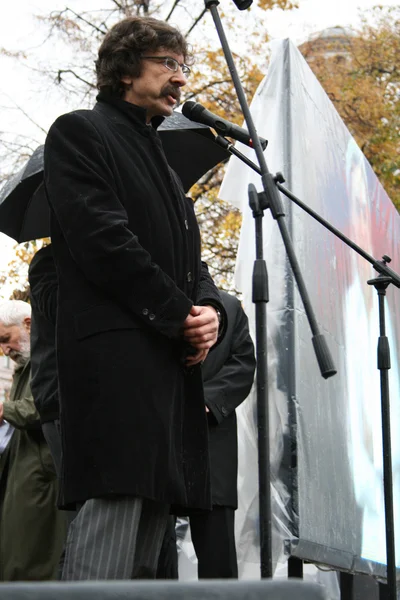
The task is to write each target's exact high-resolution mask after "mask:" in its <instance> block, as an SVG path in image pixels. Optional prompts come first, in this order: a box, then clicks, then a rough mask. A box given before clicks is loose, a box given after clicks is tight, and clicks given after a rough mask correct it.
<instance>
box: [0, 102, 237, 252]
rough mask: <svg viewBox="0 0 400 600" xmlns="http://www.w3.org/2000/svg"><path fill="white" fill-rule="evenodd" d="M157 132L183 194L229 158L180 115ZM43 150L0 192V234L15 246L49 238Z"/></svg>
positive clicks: (208, 132)
mask: <svg viewBox="0 0 400 600" xmlns="http://www.w3.org/2000/svg"><path fill="white" fill-rule="evenodd" d="M158 131H159V133H160V136H161V140H162V143H163V146H164V150H165V154H166V156H167V159H168V162H169V164H170V165H171V167H172V168H173V169H174V170H175V171H176V172H177V173H178V175H179V176H180V178H181V180H182V183H183V187H184V189H185V192H187V191H188V190H189V189H190V188H191V187H192V185H193V184H194V183H196V181H198V180H199V179H200V177H201V176H202V175H204V174H205V173H206V172H207V171H208V170H209V169H211V168H212V167H214V166H215V165H217V164H218V163H219V162H222V161H223V160H226V159H227V158H228V157H229V154H228V152H227V151H226V150H224V149H223V148H221V147H220V146H219V145H218V144H216V143H215V142H214V137H215V136H214V135H213V133H212V132H211V130H210V128H209V127H207V126H206V125H200V124H199V123H193V122H192V121H189V119H186V117H184V116H183V115H182V114H181V113H178V112H176V113H174V114H173V115H172V116H171V117H168V118H167V119H165V120H164V121H163V123H162V125H161V126H160V127H159V129H158ZM43 149H44V146H39V148H37V149H36V150H35V152H34V153H33V154H32V156H31V158H30V159H29V160H28V162H27V163H26V165H25V166H24V167H23V168H22V169H21V170H20V171H19V172H18V173H17V174H16V175H14V176H13V177H11V178H10V179H9V180H8V181H7V183H6V184H5V185H4V187H3V188H2V189H1V191H0V231H1V232H3V233H5V234H7V235H8V236H10V237H11V238H13V239H15V240H16V241H17V242H26V241H28V240H34V239H38V238H43V237H48V236H49V235H50V218H49V217H50V213H49V207H48V203H47V200H46V197H45V193H44V188H43Z"/></svg>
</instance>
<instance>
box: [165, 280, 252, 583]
mask: <svg viewBox="0 0 400 600" xmlns="http://www.w3.org/2000/svg"><path fill="white" fill-rule="evenodd" d="M220 293H221V299H222V301H223V304H224V307H225V310H226V313H227V317H228V328H227V331H226V334H225V337H224V339H223V341H222V342H221V343H220V344H219V345H218V346H217V348H215V350H214V351H213V352H211V354H209V355H208V356H207V358H206V360H205V362H204V364H203V367H202V371H203V380H204V396H205V405H206V412H207V417H208V432H209V451H210V467H211V469H210V470H211V495H212V511H210V512H206V513H200V514H193V515H191V517H190V531H191V535H192V541H193V545H194V549H195V551H196V555H197V560H198V569H197V572H198V577H199V579H214V578H216V579H223V578H236V577H237V576H238V565H237V559H236V546H235V523H234V520H235V510H236V508H237V505H238V497H237V469H238V444H237V421H236V412H235V410H236V408H237V407H238V406H239V405H240V404H241V403H242V402H243V401H244V400H245V399H246V398H247V396H248V395H249V393H250V390H251V386H252V384H253V380H254V371H255V368H256V360H255V356H254V345H253V342H252V339H251V337H250V332H249V324H248V320H247V316H246V314H245V312H244V310H243V308H242V306H241V304H240V302H239V300H238V299H237V298H235V296H232V295H230V294H227V293H226V292H220ZM186 530H187V526H185V523H184V522H183V523H181V524H180V525H179V527H178V529H177V535H178V537H179V538H183V537H184V536H185V533H186ZM158 576H159V577H160V578H165V579H177V578H178V560H177V552H176V536H175V531H174V526H173V525H171V524H169V526H168V531H167V534H166V536H165V538H164V541H163V546H162V551H161V556H160V563H159V570H158Z"/></svg>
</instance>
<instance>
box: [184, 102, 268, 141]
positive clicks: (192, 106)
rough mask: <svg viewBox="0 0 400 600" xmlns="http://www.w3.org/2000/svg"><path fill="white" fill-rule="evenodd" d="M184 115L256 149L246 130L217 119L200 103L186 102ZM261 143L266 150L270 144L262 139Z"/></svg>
mask: <svg viewBox="0 0 400 600" xmlns="http://www.w3.org/2000/svg"><path fill="white" fill-rule="evenodd" d="M182 114H183V115H184V116H185V117H186V118H187V119H189V120H190V121H195V122H196V123H202V124H203V125H208V126H209V127H212V128H213V129H215V131H217V132H218V133H219V134H220V135H223V136H225V135H227V136H228V137H231V138H233V139H234V140H237V141H238V142H242V144H245V145H246V146H250V148H254V146H253V141H252V139H251V137H250V134H249V132H248V131H246V129H243V128H242V127H239V125H234V124H233V123H230V122H229V121H226V120H225V119H222V118H221V117H217V115H214V114H213V113H212V112H210V111H209V110H207V109H206V108H205V107H204V106H202V105H201V104H199V103H198V102H192V101H191V100H189V101H188V102H185V104H184V105H183V106H182ZM260 143H261V147H262V149H263V150H265V148H266V147H267V144H268V142H267V140H265V139H264V138H260Z"/></svg>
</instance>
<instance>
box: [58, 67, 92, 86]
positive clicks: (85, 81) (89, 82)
mask: <svg viewBox="0 0 400 600" xmlns="http://www.w3.org/2000/svg"><path fill="white" fill-rule="evenodd" d="M63 73H71V75H73V76H74V77H75V78H76V79H78V81H81V82H82V83H84V84H85V85H87V86H88V87H90V88H92V90H95V89H96V86H95V85H94V83H92V82H91V81H87V80H86V79H84V78H83V77H81V76H80V75H78V73H75V71H74V70H73V69H59V70H58V72H57V83H61V81H62V77H61V75H62V74H63Z"/></svg>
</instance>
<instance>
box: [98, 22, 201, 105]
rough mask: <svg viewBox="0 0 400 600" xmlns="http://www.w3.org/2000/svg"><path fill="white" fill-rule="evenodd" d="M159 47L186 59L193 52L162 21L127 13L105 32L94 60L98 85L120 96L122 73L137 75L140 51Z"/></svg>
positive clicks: (154, 50) (138, 73)
mask: <svg viewBox="0 0 400 600" xmlns="http://www.w3.org/2000/svg"><path fill="white" fill-rule="evenodd" d="M160 48H165V49H166V50H171V51H172V52H174V53H176V54H182V55H183V57H184V60H185V62H191V59H192V56H191V54H190V51H189V47H188V44H187V42H186V40H185V38H184V37H183V35H182V34H181V33H180V31H178V30H177V29H175V28H174V27H171V25H168V23H165V21H159V20H158V19H153V18H151V17H148V18H147V17H128V18H126V19H123V20H122V21H120V22H119V23H116V24H115V25H114V26H113V27H112V28H111V29H110V31H108V32H107V34H106V36H105V38H104V40H103V43H102V44H101V46H100V48H99V55H98V59H97V60H96V62H95V65H96V74H97V87H98V88H99V89H102V88H107V89H109V90H111V91H112V93H113V94H118V95H119V96H122V94H123V93H124V91H125V89H124V84H123V83H122V81H121V78H122V77H124V76H127V75H128V76H130V77H139V76H140V73H141V69H142V62H141V55H142V54H143V53H145V52H156V51H158V50H159V49H160Z"/></svg>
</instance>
